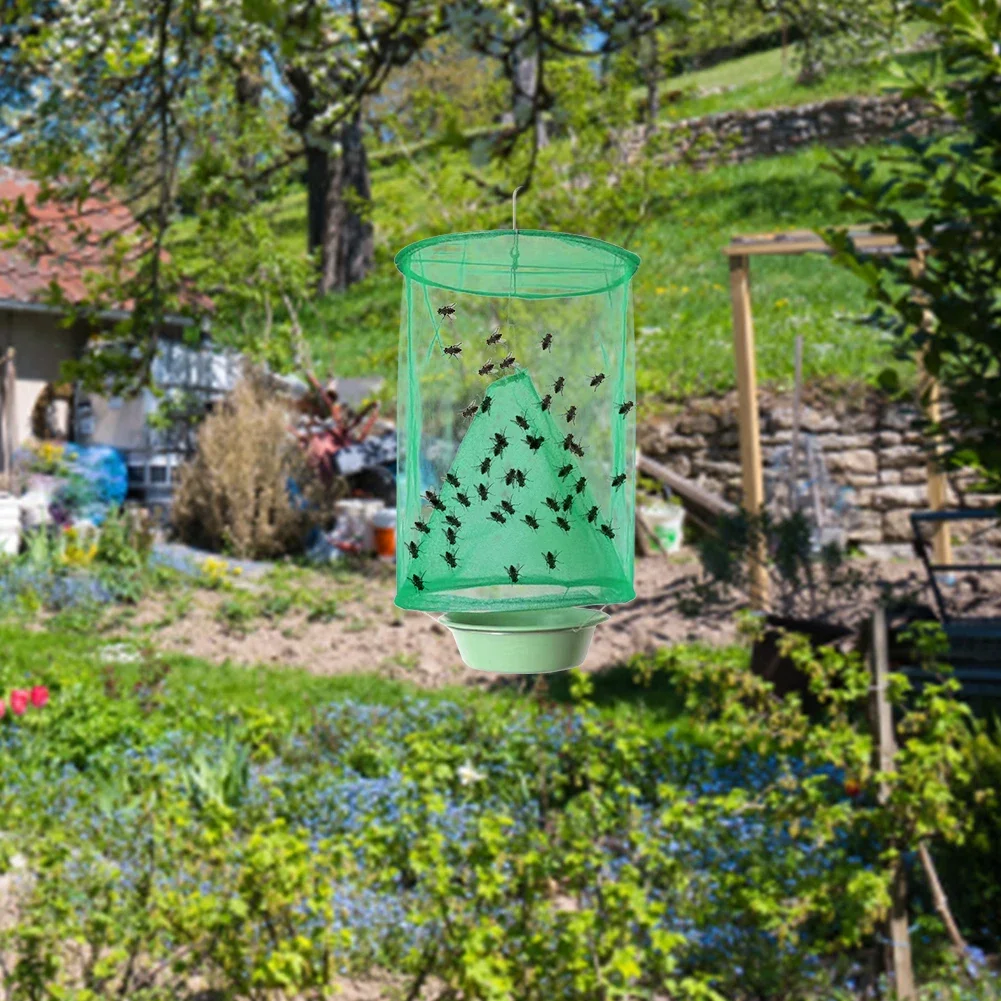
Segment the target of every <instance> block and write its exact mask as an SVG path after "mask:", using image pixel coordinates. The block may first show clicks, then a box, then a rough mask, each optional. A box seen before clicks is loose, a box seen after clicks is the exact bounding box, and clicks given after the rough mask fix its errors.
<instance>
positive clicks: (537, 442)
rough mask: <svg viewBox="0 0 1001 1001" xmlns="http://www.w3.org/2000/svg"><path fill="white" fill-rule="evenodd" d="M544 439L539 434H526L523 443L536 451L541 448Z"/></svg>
mask: <svg viewBox="0 0 1001 1001" xmlns="http://www.w3.org/2000/svg"><path fill="white" fill-rule="evenodd" d="M545 440H546V439H545V438H543V437H542V435H541V434H526V435H525V444H526V445H527V446H528V447H529V448H530V449H531V450H532V451H533V452H538V450H539V449H540V448H542V444H543V442H545Z"/></svg>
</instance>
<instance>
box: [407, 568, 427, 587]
mask: <svg viewBox="0 0 1001 1001" xmlns="http://www.w3.org/2000/svg"><path fill="white" fill-rule="evenodd" d="M426 575H427V570H425V571H424V573H422V574H416V573H415V574H411V575H410V583H411V584H413V585H414V587H416V588H417V590H418V591H423V590H424V578H425V576H426Z"/></svg>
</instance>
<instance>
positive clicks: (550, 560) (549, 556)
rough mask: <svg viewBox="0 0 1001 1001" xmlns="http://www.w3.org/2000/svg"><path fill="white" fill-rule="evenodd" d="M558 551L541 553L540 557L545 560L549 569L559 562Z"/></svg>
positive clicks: (554, 567) (552, 568)
mask: <svg viewBox="0 0 1001 1001" xmlns="http://www.w3.org/2000/svg"><path fill="white" fill-rule="evenodd" d="M559 555H560V554H559V553H543V554H542V558H543V559H544V560H545V561H546V566H547V567H549V569H550V570H555V569H556V564H557V563H559Z"/></svg>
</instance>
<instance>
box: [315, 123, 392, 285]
mask: <svg viewBox="0 0 1001 1001" xmlns="http://www.w3.org/2000/svg"><path fill="white" fill-rule="evenodd" d="M339 140H340V147H341V151H340V155H337V156H335V155H332V154H331V152H330V150H329V149H328V148H326V146H319V145H309V146H307V148H306V184H307V188H308V192H309V197H308V204H309V249H310V251H311V252H312V251H316V250H319V253H320V280H319V283H318V286H317V291H318V292H319V294H320V295H326V293H328V292H332V291H343V290H344V289H346V288H347V287H348V286H349V285H353V284H354V283H355V282H357V281H361V279H362V278H364V277H365V276H366V275H367V274H368V273H369V271H371V269H372V266H373V263H374V254H375V248H374V240H373V234H372V223H371V222H370V221H369V219H368V213H369V206H370V204H371V201H372V188H371V184H370V181H369V172H368V157H367V155H366V153H365V144H364V141H363V139H362V130H361V113H360V112H359V113H357V114H356V115H355V116H354V118H353V119H352V120H351V121H349V122H346V123H345V124H344V125H343V126H342V128H341V131H340V134H339Z"/></svg>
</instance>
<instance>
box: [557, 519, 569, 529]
mask: <svg viewBox="0 0 1001 1001" xmlns="http://www.w3.org/2000/svg"><path fill="white" fill-rule="evenodd" d="M556 525H557V526H558V527H559V528H562V529H563V531H564V532H569V531H570V522H569V521H567V520H566V518H564V517H563V516H562V515H561V516H559V517H558V518H557V519H556Z"/></svg>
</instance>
